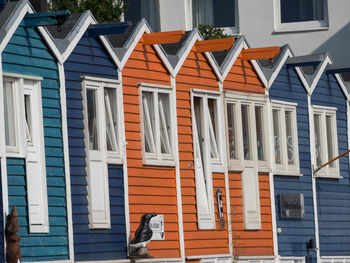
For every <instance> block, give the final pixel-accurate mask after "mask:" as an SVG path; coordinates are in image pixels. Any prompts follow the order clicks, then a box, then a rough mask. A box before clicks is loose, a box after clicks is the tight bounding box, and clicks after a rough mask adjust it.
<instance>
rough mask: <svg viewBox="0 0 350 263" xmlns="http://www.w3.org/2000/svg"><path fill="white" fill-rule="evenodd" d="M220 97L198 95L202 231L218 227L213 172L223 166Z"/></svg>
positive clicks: (196, 150)
mask: <svg viewBox="0 0 350 263" xmlns="http://www.w3.org/2000/svg"><path fill="white" fill-rule="evenodd" d="M218 109H219V105H218V96H215V95H209V94H206V93H199V92H198V93H197V92H196V93H194V94H193V100H192V127H193V147H194V157H195V158H194V159H195V160H194V162H195V163H194V165H195V178H196V197H197V198H196V201H197V216H198V227H199V229H213V228H215V215H214V201H213V183H212V171H213V170H215V169H216V167H218V166H219V165H222V153H221V149H222V148H221V138H222V137H221V136H222V135H221V134H222V130H221V125H220V123H221V121H220V118H219V116H218V112H219V110H218Z"/></svg>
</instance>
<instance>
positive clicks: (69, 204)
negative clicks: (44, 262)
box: [58, 63, 74, 262]
mask: <svg viewBox="0 0 350 263" xmlns="http://www.w3.org/2000/svg"><path fill="white" fill-rule="evenodd" d="M58 71H59V78H60V97H61V114H62V139H63V151H64V166H65V169H64V172H65V179H66V202H67V204H66V206H67V221H68V246H69V258H70V260H71V261H72V262H74V244H73V218H72V196H71V184H70V162H69V146H68V124H67V105H66V102H67V100H66V85H65V74H64V68H63V65H62V64H59V63H58Z"/></svg>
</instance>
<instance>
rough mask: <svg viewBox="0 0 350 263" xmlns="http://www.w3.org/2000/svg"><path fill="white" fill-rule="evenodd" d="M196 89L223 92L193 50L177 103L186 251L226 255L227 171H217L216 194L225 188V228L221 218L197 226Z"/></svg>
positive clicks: (178, 81) (178, 84) (179, 80)
mask: <svg viewBox="0 0 350 263" xmlns="http://www.w3.org/2000/svg"><path fill="white" fill-rule="evenodd" d="M193 88H195V89H207V90H216V91H219V86H218V80H217V78H216V76H215V74H214V72H213V70H212V68H211V67H210V65H209V64H208V61H207V60H206V58H205V57H204V56H203V55H202V54H201V53H194V52H193V51H192V52H190V54H189V55H188V57H187V59H186V61H185V62H184V64H183V66H182V68H181V70H180V71H179V73H178V75H177V77H176V103H177V105H176V106H177V121H178V140H179V158H180V176H181V194H182V209H183V221H184V238H185V254H186V256H194V255H210V254H226V253H229V240H228V230H227V214H226V210H227V209H226V192H225V175H224V174H223V173H213V193H214V200H215V199H216V198H215V191H216V188H221V190H222V194H223V204H224V219H225V222H226V224H225V227H224V228H223V229H221V228H220V226H219V221H218V219H217V218H216V229H215V230H199V229H198V225H197V210H196V186H195V174H194V159H193V141H192V119H191V93H190V91H191V89H193ZM215 214H216V200H215ZM216 216H217V215H216Z"/></svg>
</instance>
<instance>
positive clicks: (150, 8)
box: [125, 0, 350, 63]
mask: <svg viewBox="0 0 350 263" xmlns="http://www.w3.org/2000/svg"><path fill="white" fill-rule="evenodd" d="M125 2H129V4H130V7H129V10H128V12H127V14H126V15H125V19H126V20H131V21H137V20H139V19H140V18H142V17H144V18H146V19H147V21H148V22H149V24H150V25H151V27H152V28H153V30H154V31H170V30H190V29H192V28H193V27H196V26H197V25H198V24H211V25H214V26H217V27H223V28H225V32H226V33H228V34H232V35H237V34H239V35H244V36H245V37H246V38H247V40H248V42H249V44H250V45H251V46H252V47H263V46H272V45H278V46H282V45H284V44H287V43H288V44H289V45H290V46H291V48H292V50H293V51H294V53H295V55H307V54H311V53H321V52H325V51H329V52H330V54H331V56H332V58H333V60H334V61H335V62H336V63H342V62H347V61H349V60H350V52H348V44H349V43H350V15H349V12H350V1H349V0H216V1H214V0H126V1H125Z"/></svg>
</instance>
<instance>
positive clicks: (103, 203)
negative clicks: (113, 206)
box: [89, 160, 110, 228]
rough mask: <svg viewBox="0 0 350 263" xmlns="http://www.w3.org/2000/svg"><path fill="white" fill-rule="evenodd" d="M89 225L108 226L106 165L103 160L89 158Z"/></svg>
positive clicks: (96, 226) (94, 226)
mask: <svg viewBox="0 0 350 263" xmlns="http://www.w3.org/2000/svg"><path fill="white" fill-rule="evenodd" d="M89 191H90V192H89V199H90V209H91V211H90V215H91V219H92V220H91V221H90V227H92V228H109V227H110V211H109V189H108V177H107V166H106V164H105V163H104V162H101V161H93V160H90V170H89Z"/></svg>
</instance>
